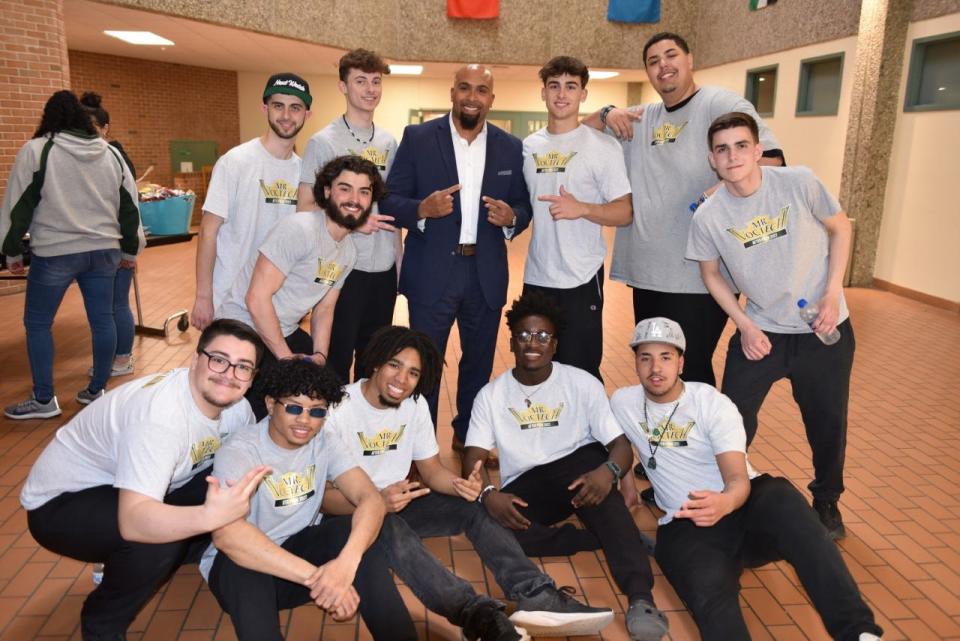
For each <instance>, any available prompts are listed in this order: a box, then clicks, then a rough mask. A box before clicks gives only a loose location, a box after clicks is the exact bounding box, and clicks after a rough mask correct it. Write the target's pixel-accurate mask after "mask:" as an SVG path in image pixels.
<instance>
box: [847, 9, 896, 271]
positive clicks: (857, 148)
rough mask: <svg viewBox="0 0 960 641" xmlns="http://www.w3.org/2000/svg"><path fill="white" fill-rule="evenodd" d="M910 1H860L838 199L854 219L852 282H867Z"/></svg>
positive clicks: (890, 144)
mask: <svg viewBox="0 0 960 641" xmlns="http://www.w3.org/2000/svg"><path fill="white" fill-rule="evenodd" d="M912 9H913V0H863V4H862V6H861V8H860V30H859V33H858V35H857V56H856V69H855V71H854V79H853V94H852V96H851V99H850V119H849V123H848V124H847V142H846V148H845V149H844V155H843V175H842V178H841V184H840V202H841V203H842V204H843V206H844V207H845V208H846V212H847V214H848V215H849V216H850V217H851V218H855V219H856V220H857V237H856V240H855V242H854V246H853V250H852V251H853V264H852V267H851V270H852V278H851V284H852V285H860V286H863V285H869V284H870V283H871V282H872V280H873V267H874V262H875V261H876V256H877V240H878V238H879V235H880V222H881V221H882V220H883V204H884V196H885V193H886V187H887V176H888V174H889V171H890V151H891V149H892V147H893V131H894V126H895V125H896V121H897V110H898V109H899V108H900V98H899V89H900V78H901V75H902V69H903V55H904V48H905V46H906V37H907V27H908V26H909V24H910V14H911V11H912Z"/></svg>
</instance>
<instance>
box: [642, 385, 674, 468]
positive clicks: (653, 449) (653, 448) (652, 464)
mask: <svg viewBox="0 0 960 641" xmlns="http://www.w3.org/2000/svg"><path fill="white" fill-rule="evenodd" d="M682 398H683V392H681V393H680V398H678V399H677V402H676V403H675V404H674V406H673V409H672V410H670V416H668V417H667V421H666V422H665V423H664V424H663V431H662V432H660V437H659V438H658V439H657V442H656V443H655V444H654V445H650V439H647V449H649V450H650V458H649V459H648V460H647V469H649V470H655V469H657V457H656V453H657V450H658V449H659V448H660V441H662V440H663V435H664V434H666V433H667V430H668V429H669V428H670V421H672V420H673V415H674V414H676V413H677V408H678V407H680V400H681V399H682ZM643 422H644V424H645V425H646V426H647V429H650V420H649V419H648V418H647V395H646V394H644V395H643Z"/></svg>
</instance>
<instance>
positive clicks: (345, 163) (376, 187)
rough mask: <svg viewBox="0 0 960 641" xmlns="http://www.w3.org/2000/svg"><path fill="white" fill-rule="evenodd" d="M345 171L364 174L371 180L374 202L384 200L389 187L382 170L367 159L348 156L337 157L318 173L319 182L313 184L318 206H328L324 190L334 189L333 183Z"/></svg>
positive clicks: (314, 197)
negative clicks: (385, 183) (384, 181)
mask: <svg viewBox="0 0 960 641" xmlns="http://www.w3.org/2000/svg"><path fill="white" fill-rule="evenodd" d="M345 171H350V172H353V173H355V174H363V175H365V176H367V177H368V178H370V189H371V190H372V191H373V202H377V201H378V200H380V199H381V198H383V195H384V193H386V191H387V187H386V185H384V184H383V178H382V177H381V176H380V170H379V169H377V166H376V165H374V164H373V163H372V162H370V161H369V160H367V159H366V158H361V157H360V156H352V155H346V156H337V157H336V158H334V159H333V160H331V161H330V162H328V163H327V164H326V165H324V166H323V168H322V169H320V170H319V171H318V172H317V181H316V182H315V183H314V184H313V199H314V200H315V201H317V204H318V205H320V206H321V207H324V206H326V204H327V196H326V194H325V193H324V188H326V187H333V181H334V180H336V179H337V176H339V175H340V174H342V173H343V172H345Z"/></svg>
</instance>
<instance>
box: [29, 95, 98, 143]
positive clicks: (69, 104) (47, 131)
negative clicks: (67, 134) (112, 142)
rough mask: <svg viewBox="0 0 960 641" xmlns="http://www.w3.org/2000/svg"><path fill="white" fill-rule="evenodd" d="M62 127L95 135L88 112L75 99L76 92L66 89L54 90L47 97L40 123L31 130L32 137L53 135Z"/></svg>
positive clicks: (95, 131)
mask: <svg viewBox="0 0 960 641" xmlns="http://www.w3.org/2000/svg"><path fill="white" fill-rule="evenodd" d="M64 129H76V130H78V131H81V132H83V133H85V134H89V135H91V136H96V135H97V130H96V129H94V128H93V122H91V120H90V114H89V113H88V112H87V110H86V109H84V107H83V105H81V104H80V101H79V100H77V96H76V94H75V93H73V92H72V91H67V90H66V89H63V90H61V91H57V92H55V93H54V94H53V95H52V96H50V97H49V98H48V99H47V104H45V105H44V106H43V115H42V116H41V117H40V125H39V126H38V127H37V130H36V131H35V132H33V137H34V138H41V137H43V136H53V134H57V133H60V132H61V131H63V130H64Z"/></svg>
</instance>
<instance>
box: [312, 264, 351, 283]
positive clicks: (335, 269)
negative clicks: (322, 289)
mask: <svg viewBox="0 0 960 641" xmlns="http://www.w3.org/2000/svg"><path fill="white" fill-rule="evenodd" d="M343 268H344V266H343V265H340V264H338V263H336V262H334V261H332V260H327V261H325V260H323V259H322V258H318V259H317V276H316V278H314V279H313V282H315V283H321V284H323V285H333V284H334V283H335V282H337V281H338V280H339V279H340V274H342V273H343Z"/></svg>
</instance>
